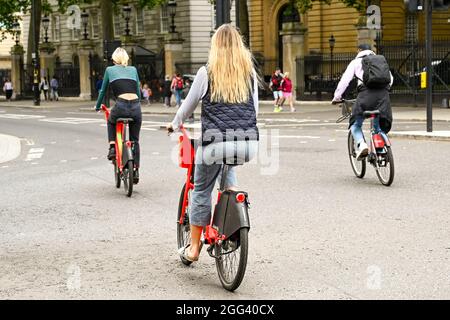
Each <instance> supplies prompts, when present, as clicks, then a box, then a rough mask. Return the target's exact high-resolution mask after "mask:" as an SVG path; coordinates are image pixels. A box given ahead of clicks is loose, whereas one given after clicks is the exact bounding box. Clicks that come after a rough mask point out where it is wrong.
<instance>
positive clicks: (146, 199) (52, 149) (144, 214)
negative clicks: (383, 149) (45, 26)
mask: <svg viewBox="0 0 450 320" xmlns="http://www.w3.org/2000/svg"><path fill="white" fill-rule="evenodd" d="M337 117H338V112H337V111H336V110H332V109H329V110H328V111H324V112H310V113H304V112H301V111H300V112H299V113H296V114H295V115H291V114H289V113H283V114H281V115H277V116H267V117H262V118H261V119H260V123H261V124H264V126H263V127H262V128H261V133H262V140H263V141H262V142H261V145H262V148H261V153H260V157H259V158H258V161H256V162H257V163H249V164H247V165H245V166H243V167H240V168H238V179H239V182H240V186H241V187H242V189H244V190H246V191H248V192H249V194H250V200H251V204H252V206H251V210H250V218H251V224H252V228H251V231H250V251H249V260H248V267H247V272H246V275H245V278H244V281H243V283H242V285H241V287H240V288H239V289H238V290H237V291H236V292H234V293H229V292H226V291H225V290H224V289H222V287H221V285H220V282H219V279H218V276H217V274H216V269H215V264H214V261H213V259H211V258H210V257H209V256H208V255H207V253H206V250H204V252H202V255H201V257H200V261H199V262H198V263H194V264H193V265H192V266H191V267H185V266H183V265H182V264H181V262H180V261H179V258H178V255H177V252H176V212H177V207H178V198H179V192H180V188H181V186H182V183H183V179H184V173H185V172H184V170H183V169H180V168H178V167H177V164H176V160H174V159H173V154H174V150H176V149H174V148H175V146H176V143H175V141H174V139H175V138H172V139H171V138H169V137H167V135H166V134H165V132H163V131H161V130H159V126H160V125H161V124H163V123H165V122H167V121H168V120H169V118H168V116H145V117H144V120H145V123H144V129H143V130H142V137H141V146H142V147H141V148H142V169H141V182H140V183H139V184H138V185H137V186H135V192H134V193H133V196H132V198H131V199H129V198H127V197H126V196H125V194H124V191H123V189H120V190H118V189H116V188H115V187H114V184H113V183H114V182H113V169H112V166H111V164H109V163H108V162H107V161H106V152H107V145H106V128H105V127H104V119H103V117H102V115H100V114H95V113H86V112H77V111H76V110H68V109H52V110H36V109H26V108H24V109H19V108H12V107H10V108H0V134H5V135H11V136H16V137H18V138H20V139H21V152H20V156H19V157H18V158H16V159H15V160H12V161H9V162H5V163H0V185H1V192H0V298H2V299H23V298H31V299H93V298H101V299H103V298H105V299H116V298H121V299H211V298H212V299H391V298H394V299H419V298H420V299H449V298H450V261H449V256H450V232H449V230H450V218H449V205H450V191H449V190H450V179H449V176H450V168H449V165H448V163H449V159H450V144H449V142H433V141H419V140H408V139H395V140H394V141H393V152H394V156H395V165H396V177H395V181H394V184H393V185H392V186H391V187H390V188H387V187H383V186H382V185H381V184H380V183H379V182H378V180H377V178H376V175H375V171H374V170H373V168H371V167H368V173H367V175H366V178H365V179H363V180H359V179H357V178H355V177H354V175H353V172H352V170H351V167H350V164H349V161H348V157H347V153H346V138H347V134H346V125H345V124H340V125H337V124H335V123H334V120H335V119H336V118H337ZM424 127H425V124H424V123H423V122H414V121H403V122H397V123H396V124H395V127H394V128H395V130H415V129H423V128H424ZM435 127H436V128H442V130H448V127H449V124H447V123H437V124H435ZM268 138H269V139H268ZM267 140H268V141H269V142H268V143H265V142H267ZM277 145H278V148H276V147H272V146H277ZM266 146H268V147H266Z"/></svg>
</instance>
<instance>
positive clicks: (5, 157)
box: [0, 134, 21, 163]
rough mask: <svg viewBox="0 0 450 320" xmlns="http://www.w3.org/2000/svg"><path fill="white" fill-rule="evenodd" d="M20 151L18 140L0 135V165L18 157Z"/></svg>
mask: <svg viewBox="0 0 450 320" xmlns="http://www.w3.org/2000/svg"><path fill="white" fill-rule="evenodd" d="M20 151H21V144H20V139H19V138H17V137H13V136H9V135H4V134H0V163H3V162H8V161H11V160H14V159H15V158H17V157H18V156H20Z"/></svg>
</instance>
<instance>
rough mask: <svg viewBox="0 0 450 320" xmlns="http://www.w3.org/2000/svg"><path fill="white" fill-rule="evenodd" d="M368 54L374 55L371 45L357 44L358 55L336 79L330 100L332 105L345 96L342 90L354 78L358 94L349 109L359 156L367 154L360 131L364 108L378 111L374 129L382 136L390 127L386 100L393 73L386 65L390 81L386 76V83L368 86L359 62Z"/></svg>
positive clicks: (361, 63)
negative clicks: (378, 114)
mask: <svg viewBox="0 0 450 320" xmlns="http://www.w3.org/2000/svg"><path fill="white" fill-rule="evenodd" d="M369 55H375V52H373V51H372V50H371V47H370V45H368V44H361V45H359V46H358V55H357V56H356V58H355V59H354V60H352V61H351V62H350V64H349V65H348V67H347V69H346V70H345V72H344V74H343V75H342V78H341V81H339V84H338V86H337V89H336V91H335V92H334V98H333V101H332V103H333V104H336V103H339V102H340V101H342V96H343V95H344V92H345V90H346V89H347V87H348V86H349V84H350V82H351V81H352V80H353V78H357V81H358V85H357V90H358V97H357V98H356V103H355V104H354V105H353V108H352V116H351V117H350V124H349V127H350V129H351V131H352V135H353V138H354V140H355V142H356V144H357V158H358V159H361V158H362V157H364V156H366V155H367V154H368V146H367V144H366V142H365V140H364V135H363V132H362V125H363V122H364V111H374V110H379V111H380V116H379V119H377V121H375V123H374V125H375V128H376V130H377V131H378V132H379V133H382V134H383V135H384V134H385V133H388V132H389V131H390V129H391V127H392V110H391V103H390V99H389V89H390V87H391V86H392V83H393V81H394V78H393V76H392V73H390V71H389V72H388V70H387V68H388V66H387V65H386V76H390V83H388V82H389V78H387V79H386V80H387V81H386V82H385V83H386V85H384V86H382V87H379V88H372V87H371V88H368V87H367V86H366V85H365V84H364V82H363V80H364V70H363V62H362V61H363V58H364V57H366V56H369ZM387 73H389V74H387ZM384 78H386V77H384ZM366 79H367V77H366ZM364 81H365V80H364Z"/></svg>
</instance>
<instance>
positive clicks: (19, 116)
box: [0, 113, 45, 120]
mask: <svg viewBox="0 0 450 320" xmlns="http://www.w3.org/2000/svg"><path fill="white" fill-rule="evenodd" d="M0 118H5V119H14V120H29V119H42V118H45V116H36V115H30V114H16V113H5V114H0Z"/></svg>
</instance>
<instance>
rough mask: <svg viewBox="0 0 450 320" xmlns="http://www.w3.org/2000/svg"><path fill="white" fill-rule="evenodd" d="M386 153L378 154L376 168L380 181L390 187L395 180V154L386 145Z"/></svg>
mask: <svg viewBox="0 0 450 320" xmlns="http://www.w3.org/2000/svg"><path fill="white" fill-rule="evenodd" d="M384 151H385V153H384V154H383V155H377V161H378V166H377V168H376V172H377V177H378V180H380V182H381V183H382V184H383V185H385V186H386V187H389V186H390V185H391V184H392V182H394V174H395V170H394V156H393V155H392V150H391V148H390V147H388V146H385V147H384Z"/></svg>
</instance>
